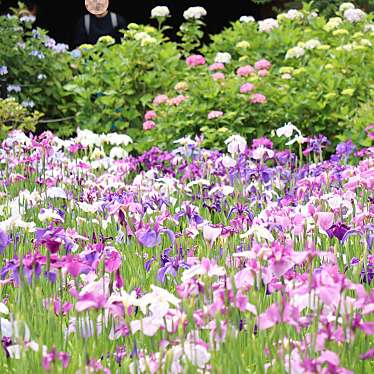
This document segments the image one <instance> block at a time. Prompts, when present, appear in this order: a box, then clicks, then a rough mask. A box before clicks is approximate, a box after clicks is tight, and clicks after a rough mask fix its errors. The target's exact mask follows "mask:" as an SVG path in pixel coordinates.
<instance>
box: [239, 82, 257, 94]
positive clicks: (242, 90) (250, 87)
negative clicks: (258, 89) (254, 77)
mask: <svg viewBox="0 0 374 374" xmlns="http://www.w3.org/2000/svg"><path fill="white" fill-rule="evenodd" d="M254 88H255V85H254V84H252V83H244V84H243V85H242V86H241V87H240V93H248V92H251V91H252V90H254Z"/></svg>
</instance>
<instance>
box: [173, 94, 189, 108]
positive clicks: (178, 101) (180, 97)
mask: <svg viewBox="0 0 374 374" xmlns="http://www.w3.org/2000/svg"><path fill="white" fill-rule="evenodd" d="M187 99H188V96H185V95H178V96H175V97H173V98H171V99H170V100H169V101H168V103H169V105H175V106H178V105H180V104H182V103H183V101H186V100H187Z"/></svg>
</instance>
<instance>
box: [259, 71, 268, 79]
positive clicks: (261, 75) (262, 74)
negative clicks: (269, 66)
mask: <svg viewBox="0 0 374 374" xmlns="http://www.w3.org/2000/svg"><path fill="white" fill-rule="evenodd" d="M267 75H269V71H268V70H266V69H261V70H259V71H258V76H259V77H266V76H267Z"/></svg>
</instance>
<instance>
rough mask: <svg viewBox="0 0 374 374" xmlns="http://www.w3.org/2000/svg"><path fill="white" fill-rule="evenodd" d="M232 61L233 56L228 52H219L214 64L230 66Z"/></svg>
mask: <svg viewBox="0 0 374 374" xmlns="http://www.w3.org/2000/svg"><path fill="white" fill-rule="evenodd" d="M230 61H231V55H230V53H228V52H218V53H217V54H216V57H215V59H214V62H217V63H222V64H228V63H230Z"/></svg>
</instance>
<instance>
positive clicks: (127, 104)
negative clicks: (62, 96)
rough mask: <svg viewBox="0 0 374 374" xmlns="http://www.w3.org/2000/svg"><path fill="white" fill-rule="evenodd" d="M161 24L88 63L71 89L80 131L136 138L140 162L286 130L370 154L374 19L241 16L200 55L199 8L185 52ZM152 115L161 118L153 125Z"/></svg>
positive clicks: (355, 12) (137, 30) (347, 11)
mask: <svg viewBox="0 0 374 374" xmlns="http://www.w3.org/2000/svg"><path fill="white" fill-rule="evenodd" d="M156 15H159V16H161V19H160V17H158V20H159V21H160V22H159V29H158V30H155V29H153V28H150V27H149V26H145V27H144V26H138V25H130V30H129V31H127V32H126V33H125V38H124V40H123V42H122V44H121V45H119V46H117V45H114V46H111V47H110V48H107V47H106V46H104V48H103V47H102V46H100V43H99V45H98V46H96V47H94V48H92V49H90V50H89V51H90V52H85V53H83V57H82V59H81V61H80V63H79V69H78V74H77V76H76V77H75V79H74V83H73V84H69V85H68V86H67V88H68V89H69V90H70V91H73V93H74V95H72V100H75V101H76V102H77V103H78V104H79V105H78V106H79V108H80V111H79V117H78V118H79V120H78V123H79V126H81V127H84V126H88V127H90V128H92V129H99V128H105V129H106V131H110V130H111V129H112V128H117V129H125V128H129V129H130V130H129V131H130V135H131V136H132V137H134V138H135V139H138V140H139V142H136V145H135V147H136V149H137V151H139V152H141V151H143V150H145V149H149V148H150V147H151V146H152V145H153V144H155V143H156V144H158V145H159V146H161V147H163V148H165V147H170V146H171V144H172V141H173V140H174V139H175V138H179V137H183V136H186V135H190V136H194V135H196V134H198V135H200V136H202V137H203V139H202V141H203V144H204V145H206V146H217V147H221V148H222V147H223V146H224V144H223V140H224V139H225V138H226V137H228V136H230V135H232V134H234V133H240V134H242V135H243V136H246V137H247V139H250V138H251V137H261V136H262V135H264V134H269V133H270V132H271V131H272V130H273V129H275V128H277V127H278V126H279V125H280V124H282V123H285V122H289V121H290V122H297V123H298V124H299V128H301V129H302V130H303V131H306V130H307V131H308V132H310V133H313V134H316V135H317V134H319V133H323V134H324V135H325V136H328V137H329V139H330V141H331V142H332V144H333V145H336V144H337V143H338V142H339V141H341V140H346V139H353V140H354V141H355V142H357V143H359V144H361V145H369V140H368V139H367V137H366V133H365V128H366V127H367V126H368V125H370V124H371V123H373V122H374V117H373V112H372V111H370V108H371V107H372V106H373V89H372V87H371V85H370V84H368V82H370V81H371V80H372V77H371V76H372V71H373V70H374V66H373V64H374V62H373V61H374V59H373V53H372V51H373V48H372V45H373V43H374V38H373V35H374V33H373V26H372V24H371V20H372V15H371V14H365V13H364V12H363V11H362V10H360V9H357V8H355V7H354V6H353V5H350V4H348V3H346V4H343V6H342V7H341V8H340V9H339V10H338V13H337V14H336V16H335V17H332V18H330V19H325V18H324V17H320V16H318V14H317V13H316V12H315V10H314V9H313V8H312V7H311V6H310V5H305V7H304V8H303V9H301V10H296V9H290V10H288V11H286V12H284V13H281V14H279V15H278V17H277V19H265V20H262V21H259V22H256V21H255V20H254V19H253V18H251V17H250V16H243V17H241V19H240V20H238V21H237V22H234V23H233V24H232V26H231V27H230V28H228V29H226V30H224V31H223V32H222V33H220V34H218V35H214V36H212V42H211V43H210V44H208V45H206V46H204V47H202V48H201V49H200V50H199V49H196V47H198V46H199V43H200V42H199V38H201V35H202V27H203V25H204V23H203V17H204V16H205V13H204V12H203V11H202V10H201V9H200V8H199V7H197V8H190V9H188V10H187V11H186V12H185V18H186V22H185V23H184V24H183V25H182V27H181V30H180V32H181V35H182V41H181V44H179V45H177V44H175V43H172V42H170V41H167V40H165V38H164V36H163V32H162V30H163V29H162V27H164V26H162V24H163V22H164V21H165V19H166V18H167V17H166V15H167V16H169V13H168V12H167V10H166V9H164V8H162V9H159V8H155V10H154V12H153V16H152V17H153V18H157V17H156ZM92 51H93V52H92ZM186 52H190V53H187V54H186ZM93 56H96V57H94V58H93ZM138 58H139V59H138ZM100 59H103V60H100ZM139 60H141V61H142V62H141V63H140V62H139ZM101 61H105V64H102V63H101ZM362 66H364V67H365V68H364V69H363V68H362ZM134 69H136V71H135V70H134ZM150 77H152V78H150ZM98 88H100V89H98ZM126 90H130V91H131V94H130V95H126V94H125V92H126ZM96 92H97V94H96ZM136 101H137V102H136ZM96 104H99V105H96ZM147 111H153V112H154V115H153V118H152V119H151V122H149V119H146V118H145V115H146V113H147ZM83 112H84V114H83ZM211 112H220V113H222V115H219V116H217V115H212V114H211ZM141 121H143V124H142V123H141ZM103 126H104V127H103ZM71 129H72V130H73V129H74V127H73V126H72V127H71ZM140 140H141V141H140Z"/></svg>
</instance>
